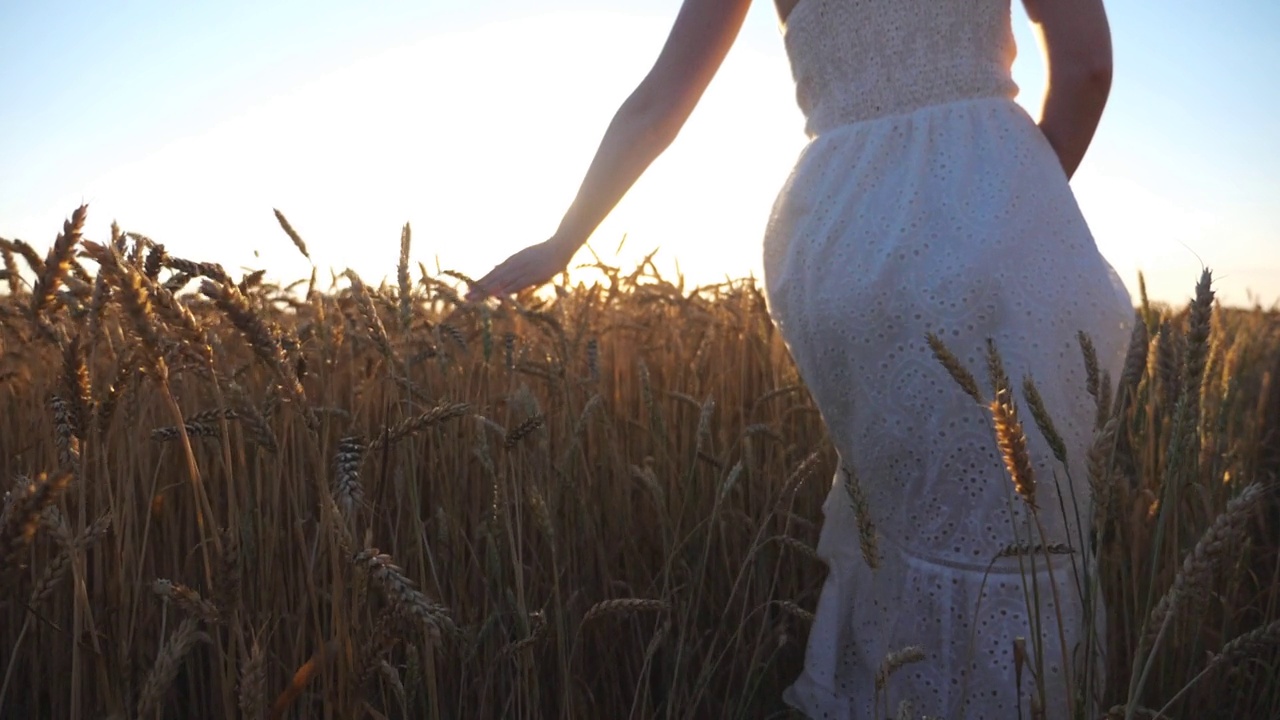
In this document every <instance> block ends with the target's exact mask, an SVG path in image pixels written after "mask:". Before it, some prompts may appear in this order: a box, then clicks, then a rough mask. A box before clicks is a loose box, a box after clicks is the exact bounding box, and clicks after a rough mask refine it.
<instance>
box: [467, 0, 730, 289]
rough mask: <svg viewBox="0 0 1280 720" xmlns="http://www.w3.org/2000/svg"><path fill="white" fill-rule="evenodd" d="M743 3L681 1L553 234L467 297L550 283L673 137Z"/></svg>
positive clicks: (716, 64) (721, 53)
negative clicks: (668, 29) (662, 40)
mask: <svg viewBox="0 0 1280 720" xmlns="http://www.w3.org/2000/svg"><path fill="white" fill-rule="evenodd" d="M750 5H751V0H685V3H684V5H683V6H682V7H681V8H680V14H679V15H678V16H677V17H676V21H675V24H674V25H673V26H672V28H671V33H670V35H669V36H668V37H667V42H666V44H665V45H664V46H663V48H662V52H661V54H659V56H658V59H657V61H656V62H655V63H654V66H653V68H652V69H651V70H650V71H649V73H648V75H646V76H645V78H644V80H643V81H641V83H640V85H639V86H638V87H636V89H635V91H634V92H632V93H631V96H630V97H628V98H627V100H626V101H625V102H624V103H623V104H622V107H620V108H619V109H618V112H617V114H616V115H614V118H613V122H612V123H610V125H609V129H608V130H607V131H606V132H605V135H604V139H603V140H601V141H600V148H599V149H598V150H597V151H596V155H595V159H594V160H592V162H591V166H590V167H589V168H588V169H587V174H586V177H585V178H584V179H583V181H582V186H581V188H579V190H578V195H577V197H576V198H574V201H573V203H572V204H571V205H570V206H569V210H568V212H566V213H565V215H564V219H563V220H562V221H561V222H560V227H559V228H558V229H557V230H556V233H555V235H553V236H552V237H551V239H550V240H547V241H546V242H544V243H540V244H538V245H533V246H531V247H529V248H526V249H524V250H522V251H520V252H518V253H516V254H515V255H512V256H511V257H510V258H508V259H507V260H506V261H505V262H504V263H502V264H501V265H499V266H498V267H496V268H494V269H493V271H491V272H490V273H489V274H488V275H486V276H485V277H483V278H481V279H480V280H478V281H477V282H476V286H477V287H475V288H473V289H472V292H471V296H472V297H475V296H482V295H498V294H505V293H512V292H516V291H518V290H522V289H524V288H526V287H529V286H531V285H538V284H541V283H544V282H546V281H548V280H550V279H551V278H552V277H554V276H555V275H556V273H558V272H560V271H561V270H563V269H564V267H565V265H567V264H568V262H569V260H570V259H571V258H572V257H573V254H574V253H575V252H577V250H578V248H580V247H582V245H583V243H585V242H586V241H587V238H588V237H589V236H590V235H591V233H592V232H594V231H595V229H596V227H597V226H599V224H600V223H601V222H602V221H603V220H604V218H605V216H607V215H608V214H609V212H610V211H612V210H613V208H614V206H615V205H617V204H618V201H619V200H621V199H622V196H623V195H625V194H626V192H627V191H628V190H629V189H630V188H631V186H632V185H633V184H634V183H635V181H636V180H637V179H638V178H639V177H640V175H641V174H642V173H643V172H644V171H645V169H646V168H648V167H649V165H650V164H651V163H652V162H653V161H654V159H655V158H657V157H658V155H660V154H662V151H663V150H665V149H666V148H667V146H668V145H670V144H671V142H672V141H673V140H674V139H675V137H676V135H677V133H679V132H680V128H681V127H683V126H684V123H685V120H687V119H688V118H689V115H690V113H692V112H693V108H694V106H695V105H697V103H698V100H699V99H700V98H701V97H702V93H703V91H705V90H706V89H707V85H708V84H709V83H710V82H711V78H712V77H713V76H715V74H716V71H717V70H719V68H720V64H721V63H722V62H723V61H724V57H725V55H726V54H727V53H728V52H729V48H730V47H731V46H732V45H733V41H734V39H735V38H736V37H737V35H738V31H739V30H740V29H741V28H742V22H743V18H745V17H746V14H747V9H748V8H749V7H750Z"/></svg>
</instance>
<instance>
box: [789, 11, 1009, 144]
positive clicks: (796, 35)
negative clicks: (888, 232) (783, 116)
mask: <svg viewBox="0 0 1280 720" xmlns="http://www.w3.org/2000/svg"><path fill="white" fill-rule="evenodd" d="M785 42H786V47H787V55H788V56H789V57H790V59H791V72H792V75H793V76H794V77H795V81H796V100H797V102H798V103H799V105H800V109H801V110H802V111H803V112H804V114H805V118H806V124H805V129H806V132H808V134H809V135H810V136H817V135H821V134H822V133H824V132H826V131H828V130H830V129H832V128H834V127H839V126H841V125H847V124H849V123H854V122H859V121H862V120H870V119H873V118H876V117H882V116H885V115H893V114H898V113H904V112H910V111H912V110H916V109H919V108H922V107H926V106H929V105H939V104H943V103H948V102H955V101H958V100H967V99H973V98H985V97H1007V98H1013V97H1014V96H1015V95H1016V94H1017V91H1018V89H1017V86H1016V85H1015V84H1014V82H1013V79H1012V77H1011V76H1010V68H1011V67H1012V65H1013V59H1014V55H1015V54H1016V52H1017V50H1016V46H1015V44H1014V40H1013V30H1012V27H1011V23H1010V15H1009V0H800V2H799V4H798V5H796V6H795V8H794V9H793V10H792V11H791V13H790V15H789V16H788V17H787V21H786V29H785Z"/></svg>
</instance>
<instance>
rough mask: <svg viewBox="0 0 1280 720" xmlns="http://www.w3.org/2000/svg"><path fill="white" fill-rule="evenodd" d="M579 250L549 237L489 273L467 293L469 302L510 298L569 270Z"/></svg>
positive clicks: (508, 259) (503, 262) (570, 244)
mask: <svg viewBox="0 0 1280 720" xmlns="http://www.w3.org/2000/svg"><path fill="white" fill-rule="evenodd" d="M577 251H578V248H577V247H576V246H574V245H573V244H572V243H566V242H564V241H562V240H557V239H556V238H552V239H550V240H547V241H545V242H540V243H538V244H537V245H530V246H529V247H527V248H525V249H523V250H521V251H520V252H518V253H516V254H514V255H512V256H511V257H509V258H507V259H506V260H503V261H502V263H501V264H499V265H498V266H497V267H495V268H494V269H492V270H490V271H489V274H488V275H485V276H484V277H482V278H480V279H479V280H477V281H476V282H475V284H473V285H472V286H471V289H470V290H469V291H468V292H467V299H468V300H479V299H480V298H484V297H489V296H493V295H510V294H513V293H517V292H520V291H521V290H524V289H525V288H527V287H534V286H537V285H541V284H543V283H545V282H547V281H548V280H550V279H551V278H553V277H555V276H556V275H558V274H559V273H561V272H564V269H565V268H566V267H568V265H569V261H570V260H571V259H573V254H574V253H575V252H577Z"/></svg>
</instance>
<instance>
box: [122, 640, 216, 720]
mask: <svg viewBox="0 0 1280 720" xmlns="http://www.w3.org/2000/svg"><path fill="white" fill-rule="evenodd" d="M198 623H199V620H197V619H196V618H194V617H187V618H184V619H183V621H182V623H181V624H179V625H178V627H177V629H176V630H174V631H173V634H171V635H170V636H169V639H168V640H166V641H165V643H164V645H163V646H162V647H161V648H160V654H159V655H158V656H156V662H155V664H154V665H152V666H151V672H150V673H148V674H147V679H146V682H144V683H143V685H142V694H141V695H140V698H139V700H138V717H139V718H146V717H153V716H155V714H156V712H158V711H159V710H160V708H161V704H160V703H161V702H162V701H163V699H164V694H165V693H166V692H167V691H168V690H169V686H170V685H171V684H172V683H173V679H174V678H175V677H177V675H178V668H179V667H180V666H181V665H182V660H183V658H185V657H186V656H187V653H189V652H190V651H191V648H192V647H194V646H195V644H196V643H197V642H209V636H208V635H205V634H204V633H202V632H199V630H198Z"/></svg>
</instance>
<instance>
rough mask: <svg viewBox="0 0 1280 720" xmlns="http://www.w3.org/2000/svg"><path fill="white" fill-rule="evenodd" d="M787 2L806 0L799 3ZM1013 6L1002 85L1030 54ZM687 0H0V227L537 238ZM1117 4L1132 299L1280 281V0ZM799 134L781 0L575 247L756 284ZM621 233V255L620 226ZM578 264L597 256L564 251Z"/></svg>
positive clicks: (1116, 185)
mask: <svg viewBox="0 0 1280 720" xmlns="http://www.w3.org/2000/svg"><path fill="white" fill-rule="evenodd" d="M801 1H802V2H804V1H805V0H801ZM1014 1H1015V7H1014V28H1015V34H1016V39H1017V42H1018V45H1019V56H1018V60H1017V63H1016V64H1015V67H1014V79H1015V81H1016V82H1017V83H1018V84H1019V86H1020V87H1021V90H1022V91H1021V94H1020V96H1019V98H1018V101H1019V102H1020V103H1022V104H1023V105H1024V106H1025V107H1026V108H1027V110H1028V112H1030V113H1031V114H1032V116H1033V117H1038V114H1039V104H1040V101H1041V99H1042V97H1043V93H1044V85H1045V82H1044V66H1043V62H1042V60H1041V53H1040V50H1039V49H1038V47H1037V45H1036V38H1035V36H1034V35H1033V33H1032V29H1031V26H1030V24H1029V23H1028V21H1027V19H1026V16H1025V14H1024V13H1023V11H1022V9H1021V7H1020V6H1019V5H1018V4H1017V0H1014ZM679 5H680V2H679V0H628V1H627V2H622V1H621V0H543V1H541V2H538V3H530V2H527V0H466V1H464V2H453V3H445V2H443V0H417V1H415V2H409V1H408V0H377V1H375V2H363V3H356V2H351V1H348V2H339V1H337V0H308V1H306V2H303V1H302V0H222V1H221V2H219V3H176V2H171V1H168V0H44V1H37V0H0V48H4V60H3V62H0V237H6V238H15V237H16V238H21V239H24V240H26V241H27V242H30V243H32V244H33V245H34V246H35V247H36V248H37V249H39V250H41V251H43V250H44V249H45V248H47V247H48V246H49V245H50V244H51V243H52V242H53V240H54V238H55V237H56V235H57V232H58V230H59V229H60V228H61V224H62V220H63V219H64V218H65V217H67V216H69V214H70V213H71V211H72V210H73V209H74V208H75V207H76V206H77V205H79V204H80V203H81V202H88V203H89V223H88V228H87V231H86V235H87V237H89V238H90V239H99V240H101V239H103V238H105V237H106V236H108V234H109V233H108V227H109V225H110V223H111V221H112V220H117V221H119V223H120V225H121V226H122V227H123V228H125V229H126V230H133V231H136V232H140V233H143V234H145V235H148V236H149V237H152V238H154V239H155V240H156V241H158V242H161V243H164V244H165V246H166V248H167V249H168V250H169V252H170V253H171V254H174V255H178V256H182V257H188V258H190V259H199V260H213V261H216V262H221V263H222V264H223V265H224V266H226V267H227V268H228V269H232V270H235V269H239V268H252V269H257V268H266V269H267V270H268V272H269V274H270V275H271V276H273V277H276V278H278V279H280V280H282V281H286V282H287V281H291V280H294V279H299V278H303V277H306V276H307V275H308V274H309V273H310V270H311V266H310V265H309V264H308V262H307V261H306V260H305V259H303V258H302V257H301V256H300V255H299V254H298V253H297V252H296V251H295V250H294V248H293V246H292V245H291V244H290V243H289V241H288V238H287V237H286V236H285V235H284V234H283V232H281V231H280V229H279V226H278V225H277V224H276V221H275V218H274V216H273V214H272V209H273V208H279V209H280V210H281V211H282V212H283V213H284V214H285V215H286V216H287V217H288V218H289V220H290V222H291V223H292V225H293V226H294V228H296V229H297V230H298V232H299V233H300V234H301V235H302V237H303V238H304V239H305V240H306V242H307V244H308V246H309V247H310V249H311V254H312V257H313V259H314V261H315V263H316V265H317V266H319V267H320V268H321V269H322V270H326V269H329V268H333V269H335V270H337V271H338V272H341V271H342V270H343V269H344V268H347V267H351V268H353V269H355V270H356V271H357V272H359V273H360V274H361V275H362V276H364V277H365V278H366V281H372V282H375V283H376V282H377V281H379V280H380V279H382V278H383V277H388V278H393V277H394V275H395V263H396V259H397V255H398V251H399V238H400V229H401V227H402V226H403V224H404V223H406V222H409V223H411V225H412V228H413V239H414V245H413V253H412V258H413V260H414V261H420V262H422V263H424V264H425V265H426V266H427V267H428V268H430V269H431V270H432V271H433V272H434V270H435V269H436V267H437V265H438V266H439V267H441V268H444V269H453V270H457V271H461V272H463V273H466V274H469V275H472V276H479V275H482V274H484V272H486V271H487V270H488V269H489V268H490V267H491V266H492V265H493V264H495V263H496V262H498V261H500V260H502V259H503V258H505V257H506V256H507V255H509V254H510V253H512V252H514V251H516V250H518V249H520V248H521V247H524V246H525V245H527V244H529V243H533V242H537V241H540V240H543V239H545V238H546V237H548V236H549V235H550V233H551V232H552V231H553V230H554V229H555V227H556V225H557V224H558V222H559V219H560V217H561V215H562V214H563V212H564V210H565V209H566V208H567V206H568V203H569V202H570V201H571V200H572V198H573V195H574V194H575V192H576V190H577V187H578V184H579V182H580V181H581V178H582V175H583V173H584V172H585V170H586V167H587V164H588V162H589V161H590V159H591V156H592V154H593V153H594V151H595V148H596V145H597V143H598V142H599V139H600V137H601V135H602V134H603V132H604V130H605V127H606V126H607V125H608V122H609V120H610V118H611V117H612V115H613V113H614V111H615V110H616V109H617V106H618V104H619V103H620V102H621V101H622V100H623V99H625V98H626V96H627V95H628V94H629V93H630V92H631V90H632V89H633V88H634V86H635V84H636V83H637V82H639V80H640V79H641V78H642V77H643V76H644V74H645V72H646V71H647V70H648V69H649V67H650V66H651V64H652V62H653V60H654V59H655V58H656V56H657V54H658V51H659V50H660V49H661V46H662V42H663V40H664V39H665V37H666V33H667V30H668V29H669V27H670V23H671V21H672V20H673V19H674V17H675V14H676V12H677V11H678V9H679ZM1154 10H1155V7H1154V6H1152V5H1151V4H1149V3H1133V2H1115V1H1113V2H1111V3H1110V4H1109V5H1108V12H1109V16H1110V21H1111V28H1112V35H1113V44H1114V55H1115V80H1114V82H1113V86H1112V93H1111V99H1110V102H1109V104H1108V107H1107V110H1106V113H1105V115H1104V116H1103V119H1102V124H1101V127H1100V129H1099V131H1098V135H1097V137H1096V139H1095V141H1094V145H1093V147H1092V148H1091V150H1090V151H1089V155H1088V157H1087V158H1086V159H1085V162H1084V164H1083V166H1082V167H1081V169H1080V170H1079V172H1078V173H1077V175H1076V177H1075V179H1074V180H1073V182H1072V186H1073V188H1074V190H1075V193H1076V197H1077V199H1078V201H1079V203H1080V206H1081V209H1082V211H1083V212H1084V215H1085V218H1086V219H1087V221H1088V222H1089V225H1090V227H1091V228H1092V230H1093V233H1094V237H1095V239H1096V241H1097V244H1098V247H1099V249H1100V250H1101V251H1102V253H1103V254H1104V255H1105V256H1106V257H1107V258H1108V259H1109V260H1110V261H1111V263H1112V264H1113V265H1114V266H1115V267H1116V269H1117V271H1118V272H1119V273H1120V275H1121V277H1122V278H1124V280H1125V281H1126V283H1127V284H1128V285H1129V287H1130V289H1131V292H1132V293H1133V294H1134V296H1135V298H1136V295H1137V277H1138V273H1139V271H1141V272H1143V273H1144V274H1145V276H1146V282H1147V288H1148V291H1149V293H1150V295H1151V296H1152V298H1153V299H1156V300H1161V301H1165V302H1171V303H1182V302H1185V300H1186V299H1187V298H1188V297H1189V296H1190V295H1191V293H1192V291H1193V289H1194V283H1195V280H1196V278H1197V277H1198V275H1199V273H1200V269H1201V268H1202V267H1203V266H1208V267H1209V268H1211V269H1212V270H1213V271H1214V275H1215V278H1216V280H1217V289H1218V293H1219V297H1220V298H1221V299H1222V300H1223V301H1224V302H1225V303H1227V304H1234V305H1249V304H1253V303H1254V302H1259V303H1261V304H1263V305H1266V306H1269V305H1271V304H1273V303H1275V302H1277V300H1280V132H1278V131H1280V120H1277V119H1276V118H1277V117H1280V82H1277V81H1276V80H1275V79H1274V78H1276V77H1277V76H1280V43H1275V42H1273V41H1272V33H1273V29H1274V28H1275V27H1277V26H1280V4H1276V3H1272V2H1263V1H1262V0H1219V2H1215V3H1205V2H1202V1H1201V0H1166V1H1165V2H1163V3H1160V4H1159V10H1158V11H1154ZM806 141H807V138H806V137H805V136H804V133H803V118H802V117H801V115H800V112H799V110H798V109H797V108H796V104H795V95H794V89H793V86H792V82H791V75H790V69H789V67H788V65H787V62H786V56H785V53H784V50H783V45H782V36H781V31H780V28H779V24H778V20H777V17H776V15H775V13H774V9H773V5H772V3H768V2H761V1H760V0H757V2H756V3H755V4H754V5H753V8H752V10H751V12H750V15H749V16H748V18H747V22H746V26H745V27H744V29H743V32H742V35H741V36H740V38H739V40H738V42H737V44H736V45H735V47H734V49H733V50H732V51H731V53H730V55H729V57H728V59H727V60H726V62H725V65H724V67H723V69H722V70H721V72H720V74H719V75H718V76H717V78H716V79H715V81H713V83H712V85H711V87H710V88H709V89H708V91H707V94H706V95H705V96H704V98H703V101H702V103H701V104H700V105H699V107H698V109H697V110H696V111H695V112H694V114H693V116H692V117H691V118H690V120H689V122H688V124H687V125H686V126H685V129H684V130H683V131H682V132H681V134H680V136H679V138H677V140H676V142H675V143H674V144H673V145H672V146H671V148H670V149H669V150H668V151H667V152H666V153H665V154H664V155H663V156H662V157H661V158H660V159H659V160H658V161H657V162H656V163H655V164H654V165H653V166H652V167H651V168H650V170H649V172H648V173H647V174H646V175H645V177H644V178H642V179H641V180H640V182H638V183H637V184H636V186H635V187H634V188H633V189H632V191H631V193H630V194H629V195H628V197H627V198H626V199H625V200H624V201H623V202H622V203H621V204H620V205H619V206H618V208H617V209H616V210H615V211H614V212H613V214H612V215H611V216H610V217H609V218H608V219H607V220H606V221H605V223H604V224H603V225H602V226H601V227H600V229H599V230H597V232H596V234H595V235H594V236H593V237H592V239H591V241H590V243H589V244H590V246H591V248H592V249H594V250H595V251H596V253H597V254H598V255H599V256H600V257H601V259H602V260H604V261H605V262H608V263H611V264H616V265H620V266H622V267H624V268H630V267H632V266H633V265H634V263H635V262H636V261H637V260H638V259H639V258H640V257H642V256H644V255H646V254H648V253H650V252H651V251H653V250H655V249H656V250H658V254H657V256H656V258H657V260H658V262H659V267H660V268H662V269H663V270H664V272H675V270H676V268H678V269H679V271H680V272H682V273H683V274H684V275H685V277H686V279H687V281H688V283H689V284H699V283H708V282H716V281H719V280H723V279H725V278H726V277H734V278H736V277H743V276H746V275H748V274H755V275H756V276H757V277H758V276H759V275H760V273H761V270H760V266H761V261H760V256H761V238H762V235H763V231H764V225H765V221H766V219H767V217H768V213H769V209H770V207H771V205H772V203H773V200H774V197H775V196H776V194H777V192H778V190H779V189H780V187H781V185H782V183H783V181H784V180H785V178H786V175H787V173H788V171H789V170H790V168H791V166H792V163H793V162H794V160H795V158H796V156H797V154H798V153H799V152H800V150H801V149H802V148H803V146H804V144H805V142H806ZM624 236H625V237H626V243H625V245H623V246H622V250H621V251H620V252H619V251H618V246H619V243H620V241H621V240H622V238H623V237H624ZM589 260H590V254H589V253H588V252H587V251H586V250H584V251H583V252H582V253H581V254H580V255H579V256H578V257H577V258H576V259H575V263H577V262H586V261H589Z"/></svg>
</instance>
